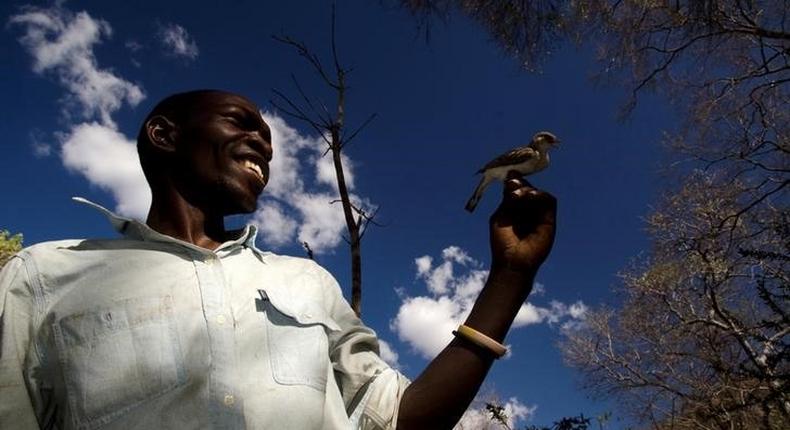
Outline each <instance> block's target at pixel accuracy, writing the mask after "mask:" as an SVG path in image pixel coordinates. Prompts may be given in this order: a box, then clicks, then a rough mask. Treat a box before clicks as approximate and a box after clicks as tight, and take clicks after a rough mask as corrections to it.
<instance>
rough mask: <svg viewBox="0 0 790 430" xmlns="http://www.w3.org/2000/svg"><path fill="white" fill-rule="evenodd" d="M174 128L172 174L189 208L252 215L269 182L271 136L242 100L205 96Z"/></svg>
mask: <svg viewBox="0 0 790 430" xmlns="http://www.w3.org/2000/svg"><path fill="white" fill-rule="evenodd" d="M189 112H190V114H189V115H187V116H186V118H185V119H184V121H183V122H182V123H181V124H178V125H177V129H178V137H177V145H176V154H175V155H176V157H175V160H174V161H175V163H176V164H177V165H176V166H173V167H174V168H175V171H176V177H177V178H178V179H177V180H178V181H179V182H180V185H181V186H180V188H181V190H182V191H183V192H184V194H185V195H186V196H187V197H188V199H189V200H190V201H192V202H193V204H196V205H198V206H199V207H203V208H205V209H207V210H209V211H211V212H217V211H218V212H220V213H222V214H223V215H229V214H235V213H249V212H252V211H254V210H255V208H256V206H257V200H258V196H259V195H260V193H261V191H263V187H264V186H265V185H266V182H267V181H268V179H269V162H270V161H271V159H272V144H271V131H270V130H269V126H267V125H266V123H265V122H264V121H263V119H262V118H261V115H260V113H259V111H258V109H257V107H256V106H255V105H254V104H253V103H251V102H250V101H249V100H247V99H246V98H244V97H241V96H238V95H235V94H229V93H221V92H217V93H209V94H207V95H205V96H203V97H201V98H200V99H199V101H198V102H197V103H196V104H195V105H193V106H190V107H189Z"/></svg>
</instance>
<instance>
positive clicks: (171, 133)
mask: <svg viewBox="0 0 790 430" xmlns="http://www.w3.org/2000/svg"><path fill="white" fill-rule="evenodd" d="M145 132H146V134H147V135H148V141H149V142H151V145H152V146H153V147H154V148H156V149H158V150H160V151H164V152H175V150H176V138H177V136H178V133H177V127H176V125H175V124H173V122H172V121H170V120H169V119H167V118H166V117H164V116H162V115H156V116H153V117H151V118H150V119H149V120H148V121H147V122H146V123H145Z"/></svg>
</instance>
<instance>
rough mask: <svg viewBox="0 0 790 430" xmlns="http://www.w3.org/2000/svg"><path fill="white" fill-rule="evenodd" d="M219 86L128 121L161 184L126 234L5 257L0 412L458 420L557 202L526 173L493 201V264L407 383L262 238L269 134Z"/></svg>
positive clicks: (296, 420)
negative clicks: (257, 221) (238, 223)
mask: <svg viewBox="0 0 790 430" xmlns="http://www.w3.org/2000/svg"><path fill="white" fill-rule="evenodd" d="M258 112H259V111H258V109H257V108H256V106H255V105H254V104H253V103H251V102H250V101H249V100H247V99H245V98H243V97H241V96H238V95H235V94H230V93H226V92H221V91H193V92H189V93H183V94H176V95H174V96H171V97H168V98H167V99H165V100H163V101H162V102H160V103H159V104H158V105H157V106H156V107H155V108H154V109H153V111H152V112H151V114H149V116H148V117H147V118H146V120H145V121H144V123H143V126H142V128H141V131H140V135H139V137H138V150H139V154H140V161H141V163H142V166H143V170H144V172H145V175H146V178H147V180H148V182H149V184H150V186H151V190H152V195H153V200H152V204H151V209H150V212H149V214H148V218H147V220H146V222H145V224H143V223H140V222H137V221H133V220H129V219H125V218H121V217H118V216H116V215H114V214H112V213H110V212H109V211H107V210H106V209H103V208H101V207H98V206H97V208H98V209H99V210H101V211H103V212H105V214H106V215H107V216H108V217H109V219H110V221H111V223H112V224H113V226H114V227H115V228H116V229H117V230H118V231H119V232H120V233H121V234H122V235H123V237H122V238H120V239H112V240H69V241H60V242H48V243H42V244H38V245H34V246H32V247H30V248H28V249H26V250H23V251H22V252H20V253H19V254H18V255H17V256H16V257H15V258H13V259H12V260H11V261H10V262H9V263H8V264H7V266H6V267H5V268H4V270H3V271H2V274H0V346H1V347H2V349H1V350H0V399H2V400H1V401H0V428H2V429H6V428H13V429H17V428H21V429H25V428H61V429H71V428H77V429H97V428H102V429H110V428H112V429H115V428H117V429H132V428H139V429H153V428H167V429H171V428H178V429H182V428H227V429H240V428H250V429H340V428H344V429H346V428H363V429H379V428H382V429H393V428H396V426H397V428H398V429H410V428H427V429H439V428H450V427H452V426H453V425H454V423H455V422H456V421H457V420H458V418H459V417H460V416H461V414H462V413H463V411H464V410H465V409H466V408H467V406H468V405H469V402H470V401H471V400H472V398H473V397H474V395H475V393H476V392H477V390H478V388H479V387H480V384H481V383H482V381H483V378H484V377H485V375H486V373H487V372H488V369H489V367H490V366H491V364H492V362H493V361H494V359H495V358H497V357H498V356H500V355H501V354H502V353H504V348H502V346H501V344H500V343H499V342H501V341H502V339H503V338H504V336H505V334H506V332H507V330H508V328H509V327H510V325H511V323H512V321H513V318H514V317H515V315H516V312H517V311H518V309H519V306H520V305H521V303H522V302H523V301H524V300H525V299H526V297H527V295H528V294H529V291H530V289H531V286H532V282H533V278H534V276H535V272H536V271H537V269H538V267H539V266H540V264H541V263H542V262H543V260H544V259H545V258H546V256H547V255H548V253H549V250H550V248H551V245H552V242H553V238H554V218H555V207H556V203H555V200H554V198H553V197H551V196H550V195H548V194H546V193H544V192H541V191H538V190H536V189H534V188H532V187H530V186H529V185H527V184H525V183H523V182H521V181H519V180H518V179H515V178H513V179H510V180H509V181H508V182H507V183H506V184H505V197H504V201H503V203H502V204H501V205H500V207H499V208H498V209H497V211H496V212H495V213H494V215H493V216H492V217H491V249H492V261H493V263H492V267H491V273H490V275H489V279H488V281H487V283H486V286H485V288H484V289H483V291H482V292H481V294H480V296H479V298H478V299H477V302H476V303H475V306H474V308H473V309H472V312H471V314H470V315H469V318H468V319H467V321H466V322H465V324H464V326H462V327H459V331H458V334H457V336H456V338H455V339H454V340H453V341H452V342H451V343H450V344H449V345H448V346H447V347H446V348H445V350H444V351H442V352H441V353H440V354H439V356H437V357H436V358H435V359H434V360H433V361H432V362H431V363H430V365H429V366H428V368H427V369H426V370H425V371H424V372H423V373H422V374H421V375H420V376H419V377H418V378H417V379H416V380H415V381H414V382H412V383H411V384H409V382H408V381H407V380H406V379H405V378H404V377H403V376H401V375H400V374H399V373H398V372H396V371H394V370H392V369H390V368H389V367H388V366H387V365H386V364H385V363H384V362H383V361H382V360H381V359H380V358H379V357H378V354H377V351H378V344H377V341H376V338H375V335H374V334H373V332H372V331H371V330H370V329H368V328H367V327H365V326H364V325H363V324H362V322H361V321H360V320H359V319H357V318H356V317H355V315H354V313H353V312H352V311H351V309H350V307H349V306H348V304H347V303H346V302H345V300H344V299H343V297H342V295H341V292H340V289H339V287H338V285H337V283H336V282H335V281H334V279H333V278H332V277H331V275H329V274H328V273H327V272H326V271H324V270H323V269H322V268H320V267H319V266H317V265H316V264H314V263H313V262H312V261H310V260H305V259H299V258H293V257H284V256H278V255H275V254H272V253H268V252H261V251H260V250H258V249H257V248H256V247H255V229H254V228H253V227H249V226H248V227H247V228H245V229H243V230H242V231H227V230H226V229H225V227H224V223H223V218H224V217H225V216H226V215H230V214H236V213H249V212H252V211H254V210H255V207H256V202H257V199H258V196H259V194H260V193H261V191H262V190H263V188H264V187H265V185H266V182H267V180H268V173H269V172H268V163H269V161H270V160H271V158H272V147H271V133H270V130H269V128H268V126H267V125H266V124H265V123H264V121H263V120H262V119H261V116H260V114H259V113H258Z"/></svg>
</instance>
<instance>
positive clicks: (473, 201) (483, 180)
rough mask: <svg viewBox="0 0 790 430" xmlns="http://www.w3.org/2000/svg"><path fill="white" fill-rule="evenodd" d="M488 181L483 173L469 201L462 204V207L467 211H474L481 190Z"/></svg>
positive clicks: (480, 195) (481, 193)
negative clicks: (464, 204)
mask: <svg viewBox="0 0 790 430" xmlns="http://www.w3.org/2000/svg"><path fill="white" fill-rule="evenodd" d="M488 182H489V181H487V180H486V176H485V175H483V177H482V178H480V183H479V184H477V188H475V192H474V193H473V194H472V197H470V198H469V201H467V202H466V206H464V209H466V210H468V211H469V212H474V210H475V208H476V207H477V204H478V203H479V202H480V198H481V197H483V191H484V190H485V189H486V187H487V186H488Z"/></svg>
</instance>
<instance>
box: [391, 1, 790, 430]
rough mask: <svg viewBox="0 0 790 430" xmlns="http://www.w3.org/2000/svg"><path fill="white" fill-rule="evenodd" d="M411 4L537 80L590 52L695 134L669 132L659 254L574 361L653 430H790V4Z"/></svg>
mask: <svg viewBox="0 0 790 430" xmlns="http://www.w3.org/2000/svg"><path fill="white" fill-rule="evenodd" d="M401 3H402V4H404V5H405V6H407V7H408V8H409V10H411V11H412V12H414V13H417V14H423V15H422V16H426V15H425V14H430V13H432V12H435V11H442V10H445V11H446V10H449V9H452V8H457V9H458V10H460V11H461V12H463V13H467V14H469V15H470V16H472V17H473V18H475V19H477V20H478V22H480V23H481V25H483V27H484V28H486V29H487V30H488V31H489V32H490V34H491V35H492V37H493V38H494V40H495V41H496V42H498V44H499V45H500V46H501V47H502V49H503V50H504V51H505V52H506V53H508V54H511V55H514V56H516V57H517V58H519V60H520V61H521V62H522V64H524V65H525V66H528V68H529V67H532V66H534V65H535V64H537V63H538V62H539V61H540V60H541V59H542V58H544V57H545V56H546V53H547V51H548V50H549V49H550V47H551V45H552V43H559V42H560V41H561V40H563V39H566V40H581V39H584V40H587V41H588V42H587V43H590V44H594V45H595V46H596V47H597V49H598V53H599V59H600V65H601V69H600V73H599V78H600V79H601V80H603V81H606V82H610V83H618V84H623V85H625V86H626V88H628V89H629V90H630V97H629V98H628V100H627V101H626V103H625V106H624V108H625V109H624V113H626V114H627V113H628V112H630V111H631V110H632V109H634V108H635V106H636V103H637V101H638V97H639V95H640V94H641V93H642V92H644V91H651V90H652V91H659V92H661V93H663V94H664V95H666V96H667V98H668V100H669V101H670V102H671V103H673V104H674V106H675V107H676V108H677V109H678V111H679V113H680V114H681V115H680V116H681V117H682V118H684V120H683V122H682V124H681V126H680V127H679V128H678V129H677V130H674V131H673V132H671V133H667V138H666V142H665V143H666V144H667V145H668V147H669V148H670V150H671V151H672V152H671V154H672V156H673V161H674V162H673V163H672V164H670V165H669V166H668V172H670V173H671V174H672V175H673V176H674V177H675V178H677V181H676V183H670V184H668V187H667V189H668V191H667V192H666V193H665V196H664V197H663V198H662V199H661V201H660V202H659V204H658V205H657V209H656V210H655V211H654V213H653V214H652V215H651V216H650V217H649V218H648V220H647V226H648V231H649V233H650V235H651V236H652V238H653V247H652V249H651V250H650V252H649V253H648V254H647V255H646V256H645V257H644V258H640V259H637V260H636V261H635V262H634V264H633V266H632V267H631V268H629V269H627V270H625V271H624V273H623V275H622V285H621V288H620V291H619V294H620V297H621V298H622V304H621V305H620V306H618V307H601V308H599V309H597V310H594V311H593V312H591V313H590V314H589V316H588V320H587V326H586V328H585V329H583V330H580V331H576V332H569V334H568V337H567V339H566V340H565V341H564V342H563V344H562V345H561V348H562V350H563V352H564V354H565V357H566V359H567V361H568V363H569V364H571V365H572V366H575V367H576V368H578V369H579V370H581V372H582V373H583V375H584V376H585V378H586V382H587V385H588V387H589V388H591V389H592V390H594V391H595V392H599V393H609V394H615V395H617V396H618V397H619V398H620V399H621V400H622V401H623V405H624V406H625V407H624V409H625V410H627V411H629V412H630V413H632V414H633V415H635V416H636V417H637V418H639V419H640V420H641V421H642V422H643V423H650V424H652V425H653V426H654V427H656V428H678V429H680V428H711V429H713V428H783V427H784V426H786V423H787V422H789V421H790V397H789V396H788V392H789V390H788V380H789V379H790V378H789V376H790V375H788V368H789V367H790V362H789V361H788V356H789V355H790V354H789V353H788V334H790V309H789V307H788V303H790V300H788V299H790V279H788V270H787V269H788V261H790V227H788V226H790V208H789V207H788V188H790V187H788V184H790V158H788V153H790V139H788V131H789V130H788V123H790V121H789V118H788V115H790V110H789V109H787V106H790V103H788V102H789V101H790V100H789V99H790V97H789V95H788V85H790V31H789V30H788V28H787V25H788V24H787V18H788V11H790V7H788V6H789V5H790V2H788V1H787V0H765V1H756V0H719V1H717V0H676V1H666V0H656V1H645V0H616V1H615V0H590V1H570V2H559V1H551V0H545V1H543V0H510V1H491V2H483V1H475V0H464V1H459V2H448V1H441V0H433V1H430V0H422V1H421V0H403V1H402V2H401ZM544 36H547V37H544ZM580 36H584V37H583V38H582V37H580Z"/></svg>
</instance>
